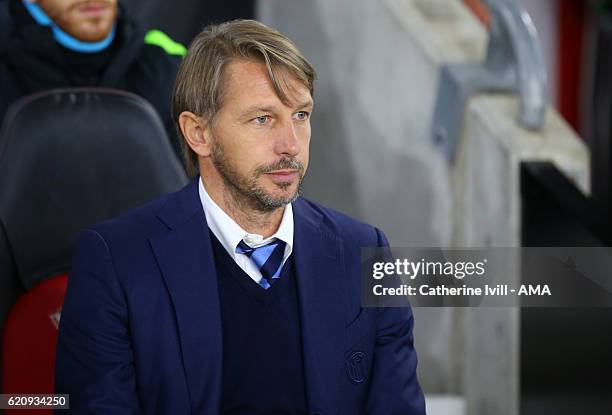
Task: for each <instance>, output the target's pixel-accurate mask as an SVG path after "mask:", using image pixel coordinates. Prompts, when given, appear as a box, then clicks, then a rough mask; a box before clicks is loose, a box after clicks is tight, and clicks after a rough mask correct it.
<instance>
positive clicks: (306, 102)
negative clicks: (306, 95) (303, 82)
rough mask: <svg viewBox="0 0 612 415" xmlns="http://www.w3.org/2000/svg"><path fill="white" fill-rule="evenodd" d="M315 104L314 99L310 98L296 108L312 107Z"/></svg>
mask: <svg viewBox="0 0 612 415" xmlns="http://www.w3.org/2000/svg"><path fill="white" fill-rule="evenodd" d="M313 105H314V102H312V100H311V99H309V100H308V101H304V102H303V103H302V104H299V105H298V106H297V107H296V108H297V109H299V110H301V109H303V108H307V107H312V106H313Z"/></svg>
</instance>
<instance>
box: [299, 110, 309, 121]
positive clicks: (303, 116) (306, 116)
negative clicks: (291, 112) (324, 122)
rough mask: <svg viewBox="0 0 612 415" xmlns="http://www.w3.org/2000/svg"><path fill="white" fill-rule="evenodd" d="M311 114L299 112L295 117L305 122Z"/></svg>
mask: <svg viewBox="0 0 612 415" xmlns="http://www.w3.org/2000/svg"><path fill="white" fill-rule="evenodd" d="M309 116H310V114H309V113H308V112H306V111H298V112H296V113H295V117H296V118H297V119H298V120H300V121H305V120H307V119H308V117H309Z"/></svg>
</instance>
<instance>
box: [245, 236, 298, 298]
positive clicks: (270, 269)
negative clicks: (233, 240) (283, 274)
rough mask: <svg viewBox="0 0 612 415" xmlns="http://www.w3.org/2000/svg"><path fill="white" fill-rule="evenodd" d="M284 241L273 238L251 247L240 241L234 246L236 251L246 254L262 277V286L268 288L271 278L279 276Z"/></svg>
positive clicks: (283, 252)
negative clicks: (265, 242) (263, 243)
mask: <svg viewBox="0 0 612 415" xmlns="http://www.w3.org/2000/svg"><path fill="white" fill-rule="evenodd" d="M285 245H286V244H285V242H283V241H281V240H280V239H275V240H273V241H271V242H269V243H267V244H265V245H261V246H258V247H255V248H253V247H251V246H249V245H247V244H246V243H245V242H244V241H240V243H238V246H237V247H236V253H238V254H244V255H246V256H248V257H249V258H250V259H251V261H253V263H254V264H255V265H256V266H257V268H258V269H259V271H260V272H261V275H262V277H263V280H262V283H260V284H261V285H262V286H263V287H264V288H269V287H270V285H272V283H273V280H275V279H277V278H278V277H279V276H280V271H281V268H282V267H281V265H282V263H283V257H284V255H285Z"/></svg>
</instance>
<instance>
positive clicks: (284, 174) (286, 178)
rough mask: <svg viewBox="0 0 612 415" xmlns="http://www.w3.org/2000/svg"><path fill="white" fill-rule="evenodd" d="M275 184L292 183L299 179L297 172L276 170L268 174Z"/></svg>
mask: <svg viewBox="0 0 612 415" xmlns="http://www.w3.org/2000/svg"><path fill="white" fill-rule="evenodd" d="M266 175H267V176H268V177H270V178H271V179H272V181H274V182H290V181H292V180H294V179H296V178H297V176H298V171H297V170H275V171H271V172H268V173H266Z"/></svg>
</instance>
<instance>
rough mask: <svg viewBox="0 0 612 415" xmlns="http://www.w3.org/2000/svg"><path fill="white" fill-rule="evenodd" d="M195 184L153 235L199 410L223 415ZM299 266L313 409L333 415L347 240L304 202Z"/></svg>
mask: <svg viewBox="0 0 612 415" xmlns="http://www.w3.org/2000/svg"><path fill="white" fill-rule="evenodd" d="M197 183H198V182H197V180H196V181H193V182H192V183H190V184H189V185H188V186H186V187H185V188H184V189H183V190H181V191H179V192H177V193H175V194H174V195H173V196H171V197H170V198H169V200H168V201H167V202H166V204H165V205H164V206H163V207H162V209H161V210H160V212H159V213H158V217H159V219H160V220H161V221H162V222H163V223H164V224H165V225H166V226H167V227H168V228H169V232H168V233H166V234H164V235H162V236H158V237H155V238H152V239H151V240H150V242H151V246H152V248H153V251H154V253H155V256H156V258H157V261H158V264H159V267H160V270H161V272H162V275H163V278H164V281H165V283H166V286H167V289H168V291H169V293H170V297H171V299H172V301H173V304H174V309H175V313H176V319H177V324H178V328H179V336H180V341H181V351H182V354H183V362H184V369H185V376H186V379H187V384H188V388H189V392H190V399H191V404H192V410H193V412H194V413H219V405H220V397H221V388H222V383H221V375H222V370H223V367H222V362H223V356H222V353H223V347H222V330H221V315H220V305H219V295H218V288H217V277H216V269H215V263H214V258H213V254H212V245H211V241H210V237H209V231H208V226H207V224H206V218H205V215H204V211H203V209H202V205H201V203H200V199H199V195H198V188H197ZM293 209H294V225H295V229H294V243H295V247H294V252H293V255H294V261H295V266H296V278H297V284H298V298H299V302H300V318H301V326H302V345H303V358H304V371H305V377H306V379H305V382H306V393H307V398H308V404H309V408H310V411H316V410H318V411H323V412H325V413H328V414H334V413H337V412H338V408H334V407H333V402H334V401H335V400H334V399H333V397H334V396H335V395H336V394H337V392H338V388H339V385H340V383H339V380H340V376H341V374H342V371H343V350H344V347H343V346H344V313H343V311H344V302H343V301H342V299H343V298H344V297H343V293H344V286H343V283H344V273H345V269H344V262H343V255H342V245H341V240H340V239H339V238H338V237H337V236H335V235H334V234H333V233H332V232H331V231H330V230H329V229H327V226H325V225H324V224H323V222H324V221H323V216H322V215H321V213H319V212H318V211H316V210H315V209H314V208H312V207H311V205H309V204H308V203H307V202H306V201H305V200H303V199H301V198H298V200H297V201H296V202H295V203H294V206H293Z"/></svg>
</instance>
